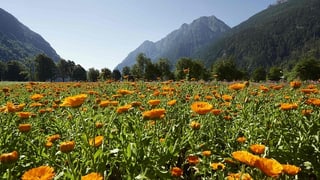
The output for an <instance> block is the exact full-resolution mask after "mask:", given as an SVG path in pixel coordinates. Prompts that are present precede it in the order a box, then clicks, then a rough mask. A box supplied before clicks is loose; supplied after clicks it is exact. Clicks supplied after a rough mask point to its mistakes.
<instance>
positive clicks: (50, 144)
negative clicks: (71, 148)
mask: <svg viewBox="0 0 320 180" xmlns="http://www.w3.org/2000/svg"><path fill="white" fill-rule="evenodd" d="M44 146H45V147H46V148H51V147H52V146H53V143H52V142H50V141H47V142H46V144H45V145H44Z"/></svg>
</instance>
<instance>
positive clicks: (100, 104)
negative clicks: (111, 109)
mask: <svg viewBox="0 0 320 180" xmlns="http://www.w3.org/2000/svg"><path fill="white" fill-rule="evenodd" d="M109 102H110V101H108V100H105V101H100V103H99V106H100V107H107V106H109Z"/></svg>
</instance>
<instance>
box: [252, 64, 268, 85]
mask: <svg viewBox="0 0 320 180" xmlns="http://www.w3.org/2000/svg"><path fill="white" fill-rule="evenodd" d="M251 79H252V80H253V81H255V82H259V81H265V80H266V79H267V72H266V70H265V68H263V67H258V68H256V69H255V70H254V71H253V72H252V74H251Z"/></svg>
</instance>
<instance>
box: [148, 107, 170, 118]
mask: <svg viewBox="0 0 320 180" xmlns="http://www.w3.org/2000/svg"><path fill="white" fill-rule="evenodd" d="M165 112H166V110H165V109H152V110H150V111H144V112H143V113H142V116H143V118H144V119H158V118H161V117H163V116H164V113H165Z"/></svg>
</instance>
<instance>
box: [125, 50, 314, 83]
mask: <svg viewBox="0 0 320 180" xmlns="http://www.w3.org/2000/svg"><path fill="white" fill-rule="evenodd" d="M235 62H236V61H235V59H234V58H232V57H225V58H222V59H219V60H217V61H216V62H215V63H214V64H213V65H212V66H211V67H210V68H209V69H208V68H206V67H205V66H204V64H203V62H202V61H200V60H193V59H191V58H180V59H179V60H178V61H177V63H176V64H175V66H174V67H173V66H172V65H171V64H170V61H169V60H167V59H163V58H161V59H159V60H158V61H156V62H154V63H152V61H151V59H150V58H148V57H146V56H145V55H144V54H139V55H138V56H137V59H136V64H134V65H133V66H131V67H128V66H126V67H124V68H123V70H122V74H123V75H129V76H130V75H131V76H133V77H135V78H137V79H143V80H156V79H161V80H167V79H174V80H181V79H186V78H189V79H191V78H194V79H197V80H199V79H202V80H212V79H216V80H219V81H234V80H252V81H256V82H257V81H265V80H271V81H279V80H281V79H284V80H286V79H287V80H291V79H297V78H298V79H301V80H318V79H319V78H320V61H319V60H317V59H315V58H314V57H312V56H305V57H303V58H301V59H299V60H297V63H296V64H295V66H294V67H293V68H292V69H282V68H281V67H280V66H273V67H271V68H268V69H266V68H265V67H262V66H261V67H258V68H256V69H253V70H251V71H249V70H247V69H240V68H238V67H237V65H236V63H235Z"/></svg>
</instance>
